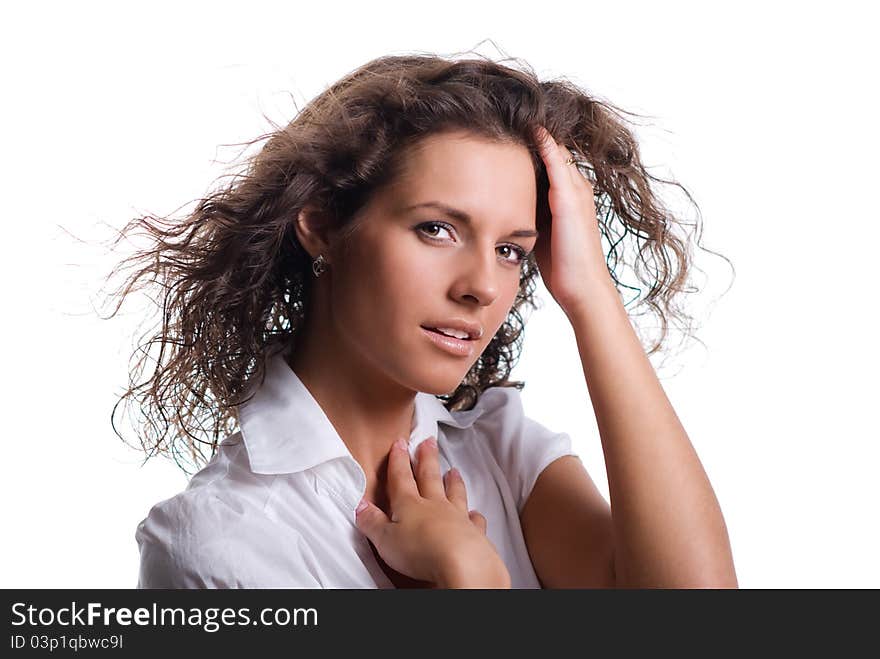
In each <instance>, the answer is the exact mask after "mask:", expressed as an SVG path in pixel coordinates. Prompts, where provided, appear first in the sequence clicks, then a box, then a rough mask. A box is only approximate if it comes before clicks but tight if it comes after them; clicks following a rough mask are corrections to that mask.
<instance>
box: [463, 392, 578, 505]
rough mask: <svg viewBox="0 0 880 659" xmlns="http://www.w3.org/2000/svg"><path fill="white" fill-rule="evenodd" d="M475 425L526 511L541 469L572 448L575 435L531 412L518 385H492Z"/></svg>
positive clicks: (485, 395) (483, 400) (481, 439)
mask: <svg viewBox="0 0 880 659" xmlns="http://www.w3.org/2000/svg"><path fill="white" fill-rule="evenodd" d="M477 406H479V408H480V410H481V412H480V414H479V415H478V416H476V417H475V419H474V422H473V424H474V429H475V432H476V433H477V434H478V435H479V437H480V441H482V442H483V443H484V444H485V445H486V446H487V447H488V448H489V450H490V452H491V453H492V456H493V457H494V459H495V461H496V462H497V463H498V465H499V466H500V467H501V469H502V470H503V472H504V474H505V475H506V477H507V480H508V482H509V484H510V486H511V491H512V492H513V495H514V497H515V499H516V505H517V510H518V511H520V512H521V511H522V509H523V506H524V505H525V502H526V500H527V499H528V496H529V494H530V493H531V491H532V488H533V487H534V484H535V481H536V480H537V478H538V476H539V475H540V474H541V472H542V471H543V470H544V469H545V468H546V467H547V466H548V465H549V464H550V463H552V462H554V461H555V460H556V459H558V458H560V457H562V456H564V455H574V456H577V454H576V453H575V452H574V451H573V450H572V445H571V437H570V436H569V435H568V433H566V432H561V431H556V430H553V429H551V428H549V427H548V426H545V425H544V424H542V423H540V422H538V421H536V420H535V419H533V418H531V417H530V416H528V415H527V414H526V412H525V409H524V408H523V401H522V395H521V392H520V390H519V389H517V388H515V387H490V388H489V389H486V390H485V391H484V392H483V393H482V395H481V396H480V399H479V401H478V402H477Z"/></svg>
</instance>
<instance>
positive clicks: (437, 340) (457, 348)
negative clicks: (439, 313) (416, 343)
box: [419, 327, 475, 357]
mask: <svg viewBox="0 0 880 659" xmlns="http://www.w3.org/2000/svg"><path fill="white" fill-rule="evenodd" d="M419 329H421V330H422V332H424V334H425V335H426V336H427V337H428V338H429V339H430V340H431V341H433V342H434V345H436V346H437V347H438V348H440V349H442V350H444V351H446V352H448V353H449V354H451V355H455V356H456V357H470V356H471V354H473V351H474V343H475V341H474V340H473V339H471V340H468V339H456V338H455V337H452V336H446V335H445V334H440V332H435V331H434V330H429V329H425V328H424V327H420V328H419Z"/></svg>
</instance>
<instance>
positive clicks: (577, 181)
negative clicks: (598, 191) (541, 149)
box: [557, 142, 593, 197]
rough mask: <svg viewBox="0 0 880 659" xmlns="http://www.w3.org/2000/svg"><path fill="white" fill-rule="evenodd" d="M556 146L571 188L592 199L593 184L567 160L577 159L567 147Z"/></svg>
mask: <svg viewBox="0 0 880 659" xmlns="http://www.w3.org/2000/svg"><path fill="white" fill-rule="evenodd" d="M557 146H558V147H559V151H560V154H561V155H562V158H563V162H564V163H565V168H566V169H567V170H568V176H569V178H570V179H571V183H572V186H574V188H575V189H576V190H578V192H581V193H583V194H586V195H589V196H590V197H592V195H593V184H592V182H591V181H590V180H589V179H588V178H587V177H586V176H584V175H583V174H582V173H581V170H580V169H578V166H577V163H576V162H572V163H569V162H568V161H569V159H571V158H577V156H576V155H575V154H573V153H572V152H571V151H570V150H569V148H568V147H567V146H564V145H562V144H559V143H558V142H557Z"/></svg>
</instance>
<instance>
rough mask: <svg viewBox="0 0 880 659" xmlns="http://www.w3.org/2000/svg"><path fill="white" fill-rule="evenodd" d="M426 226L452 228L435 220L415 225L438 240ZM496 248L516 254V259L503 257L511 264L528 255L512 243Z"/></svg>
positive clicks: (424, 233) (518, 263) (518, 262)
mask: <svg viewBox="0 0 880 659" xmlns="http://www.w3.org/2000/svg"><path fill="white" fill-rule="evenodd" d="M426 227H427V228H431V229H433V230H434V231H436V229H441V230H444V231H448V232H451V231H452V230H453V228H452V226H450V225H449V224H447V223H446V222H436V221H435V222H423V223H422V224H420V225H418V226H417V227H416V229H417V230H418V231H419V232H421V233H422V234H423V235H425V236H427V237H428V238H429V239H431V240H435V241H437V240H440V239H438V238H437V234H436V233H434V232H433V231H432V232H430V233H429V232H428V231H426V230H425V228H426ZM498 249H507V250H510V251H511V252H513V253H514V254H516V255H517V258H516V259H510V258H505V259H504V260H505V261H507V262H508V263H511V264H513V265H521V264H522V263H523V262H524V261H525V260H526V257H527V256H528V253H527V252H526V250H525V249H523V248H522V247H520V246H519V245H515V244H513V243H505V244H504V245H500V246H499V247H498Z"/></svg>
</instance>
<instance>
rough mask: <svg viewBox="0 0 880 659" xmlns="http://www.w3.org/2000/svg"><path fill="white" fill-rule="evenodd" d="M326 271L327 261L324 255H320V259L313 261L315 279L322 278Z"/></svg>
mask: <svg viewBox="0 0 880 659" xmlns="http://www.w3.org/2000/svg"><path fill="white" fill-rule="evenodd" d="M326 269H327V261H326V260H324V255H323V254H318V258H316V259H315V260H314V261H312V272H314V273H315V277H320V276H321V274H323V272H324V271H325V270H326Z"/></svg>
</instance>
